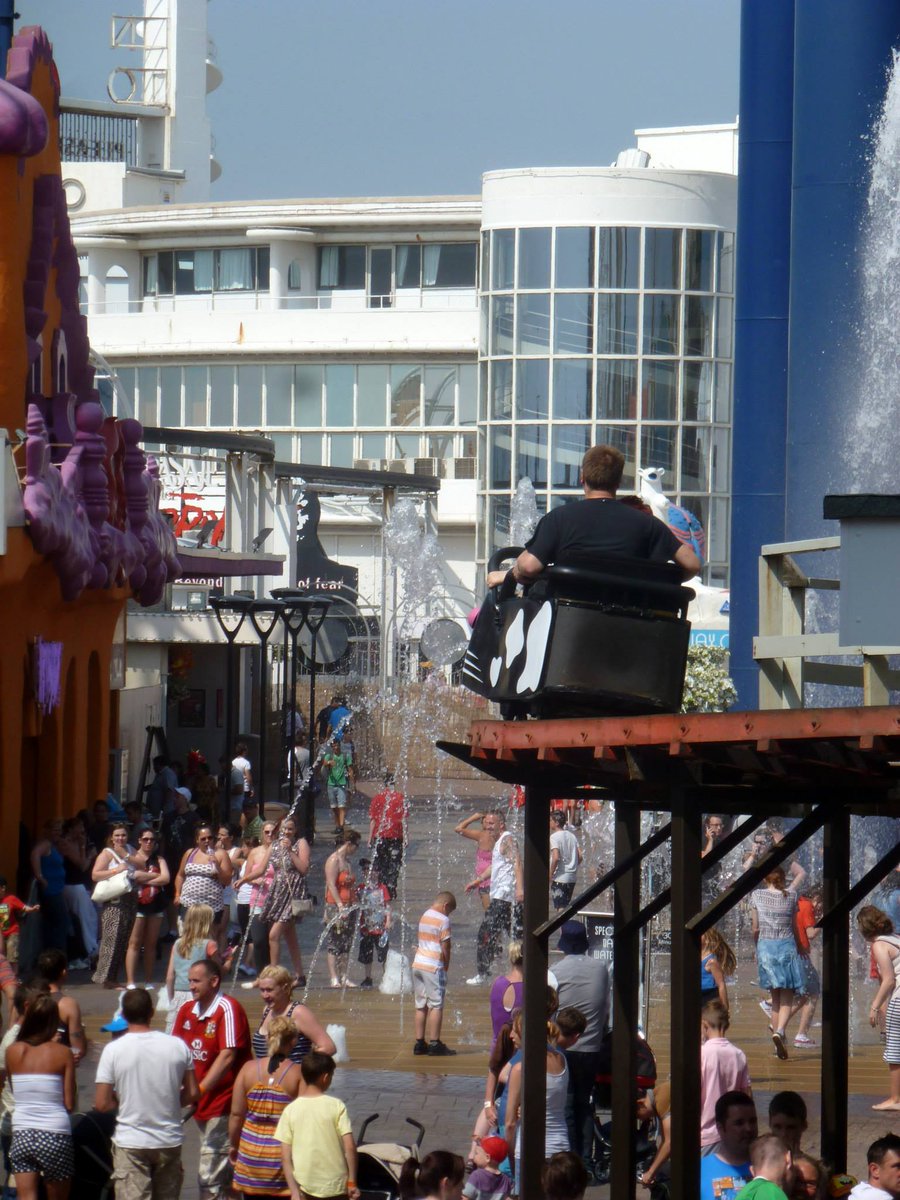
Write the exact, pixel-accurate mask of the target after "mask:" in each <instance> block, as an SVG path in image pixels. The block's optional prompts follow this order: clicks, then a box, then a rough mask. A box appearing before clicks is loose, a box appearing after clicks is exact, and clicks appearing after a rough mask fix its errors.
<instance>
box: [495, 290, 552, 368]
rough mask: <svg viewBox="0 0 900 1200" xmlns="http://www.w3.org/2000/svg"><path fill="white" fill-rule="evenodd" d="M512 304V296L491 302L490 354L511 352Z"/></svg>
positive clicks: (498, 298) (496, 298) (500, 297)
mask: <svg viewBox="0 0 900 1200" xmlns="http://www.w3.org/2000/svg"><path fill="white" fill-rule="evenodd" d="M513 303H514V301H513V298H512V296H495V297H494V298H493V300H492V301H491V354H512V352H513V311H514V309H513ZM548 319H549V318H548Z"/></svg>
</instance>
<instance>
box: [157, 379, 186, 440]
mask: <svg viewBox="0 0 900 1200" xmlns="http://www.w3.org/2000/svg"><path fill="white" fill-rule="evenodd" d="M159 400H160V404H159V423H160V425H162V426H163V427H164V428H172V427H174V428H176V429H177V428H180V426H181V423H182V421H181V367H161V368H160V371H159Z"/></svg>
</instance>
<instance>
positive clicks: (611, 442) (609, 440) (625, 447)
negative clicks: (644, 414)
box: [596, 425, 637, 491]
mask: <svg viewBox="0 0 900 1200" xmlns="http://www.w3.org/2000/svg"><path fill="white" fill-rule="evenodd" d="M596 442H597V444H598V445H599V444H600V443H601V442H602V443H603V444H604V445H607V446H615V448H616V449H617V450H621V452H622V453H623V454H624V455H625V469H624V470H623V472H622V482H621V484H620V486H619V491H625V489H626V488H630V489H632V490H634V486H635V482H634V481H635V478H636V476H637V471H636V463H635V456H636V447H637V434H636V433H635V430H634V428H633V427H629V426H627V425H598V426H597V435H596Z"/></svg>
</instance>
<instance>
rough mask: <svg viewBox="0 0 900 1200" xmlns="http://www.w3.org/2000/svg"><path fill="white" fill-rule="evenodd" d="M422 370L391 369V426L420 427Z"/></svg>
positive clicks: (405, 367) (419, 368) (407, 368)
mask: <svg viewBox="0 0 900 1200" xmlns="http://www.w3.org/2000/svg"><path fill="white" fill-rule="evenodd" d="M421 388H422V368H421V367H418V366H416V367H407V366H393V367H391V424H392V425H418V424H420V416H419V394H420V392H421Z"/></svg>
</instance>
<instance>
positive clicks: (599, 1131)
mask: <svg viewBox="0 0 900 1200" xmlns="http://www.w3.org/2000/svg"><path fill="white" fill-rule="evenodd" d="M635 1051H636V1056H637V1064H636V1065H637V1074H636V1078H635V1082H636V1084H637V1088H638V1091H640V1092H645V1091H647V1089H648V1088H652V1087H653V1086H654V1085H655V1083H656V1056H655V1055H654V1053H653V1051H652V1049H651V1048H650V1043H649V1042H648V1041H647V1040H646V1038H644V1037H642V1036H641V1035H640V1034H638V1035H637V1037H636V1039H635ZM593 1099H594V1161H595V1164H596V1165H595V1168H594V1176H595V1178H596V1180H597V1182H598V1183H607V1182H608V1181H609V1168H610V1160H611V1158H612V1122H611V1121H610V1120H608V1119H606V1120H604V1119H603V1117H602V1116H601V1113H609V1110H610V1105H611V1103H612V1030H607V1031H606V1033H605V1034H604V1037H603V1043H602V1045H601V1047H600V1061H599V1063H598V1069H597V1074H596V1077H595V1080H594V1098H593ZM635 1138H636V1142H637V1146H636V1154H637V1163H638V1167H639V1169H643V1168H644V1167H647V1166H649V1165H650V1163H651V1162H652V1161H653V1159H654V1158H655V1157H656V1146H655V1144H653V1143H652V1142H651V1140H650V1139H649V1138H648V1137H647V1131H646V1130H643V1129H642V1130H636V1131H635Z"/></svg>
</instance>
